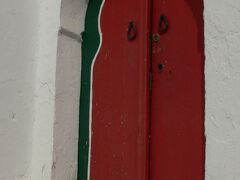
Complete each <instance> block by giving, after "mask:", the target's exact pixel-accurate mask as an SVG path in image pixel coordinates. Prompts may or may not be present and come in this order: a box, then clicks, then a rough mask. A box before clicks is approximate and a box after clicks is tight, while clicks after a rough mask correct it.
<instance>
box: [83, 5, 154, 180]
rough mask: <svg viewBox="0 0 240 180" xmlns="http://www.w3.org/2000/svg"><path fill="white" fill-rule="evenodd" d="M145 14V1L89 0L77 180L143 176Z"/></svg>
mask: <svg viewBox="0 0 240 180" xmlns="http://www.w3.org/2000/svg"><path fill="white" fill-rule="evenodd" d="M149 13H150V11H149V1H148V0H119V1H118V0H90V1H89V5H88V10H87V15H86V23H85V33H84V39H83V49H82V51H83V58H82V77H81V78H82V83H81V84H82V86H81V100H80V141H79V170H78V179H79V180H146V179H147V178H148V162H149V161H148V160H149V158H148V154H149V152H148V151H149V148H148V147H149V78H148V77H149V66H150V64H149V46H150V44H149V25H150V24H149ZM129 28H130V29H129ZM128 30H129V37H130V38H128ZM134 30H135V31H136V37H135V38H134Z"/></svg>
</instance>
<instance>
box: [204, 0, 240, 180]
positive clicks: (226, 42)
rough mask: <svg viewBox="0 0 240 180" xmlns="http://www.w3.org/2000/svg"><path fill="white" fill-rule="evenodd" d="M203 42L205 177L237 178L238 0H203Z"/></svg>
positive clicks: (218, 179) (239, 118)
mask: <svg viewBox="0 0 240 180" xmlns="http://www.w3.org/2000/svg"><path fill="white" fill-rule="evenodd" d="M205 44H206V45H205V52H206V66H205V79H206V136H207V149H206V180H239V179H240V1H239V0H205Z"/></svg>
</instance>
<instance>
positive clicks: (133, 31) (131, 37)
mask: <svg viewBox="0 0 240 180" xmlns="http://www.w3.org/2000/svg"><path fill="white" fill-rule="evenodd" d="M136 36H137V31H136V26H135V23H134V22H133V21H131V22H130V23H129V27H128V33H127V37H128V40H129V41H133V40H134V39H135V38H136Z"/></svg>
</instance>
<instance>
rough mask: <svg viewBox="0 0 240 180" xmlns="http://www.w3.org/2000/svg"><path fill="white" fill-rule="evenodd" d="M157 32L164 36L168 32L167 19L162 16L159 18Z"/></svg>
mask: <svg viewBox="0 0 240 180" xmlns="http://www.w3.org/2000/svg"><path fill="white" fill-rule="evenodd" d="M158 31H159V33H160V34H164V33H166V32H167V31H168V21H167V17H166V16H165V15H164V14H162V15H161V16H160V21H159V26H158Z"/></svg>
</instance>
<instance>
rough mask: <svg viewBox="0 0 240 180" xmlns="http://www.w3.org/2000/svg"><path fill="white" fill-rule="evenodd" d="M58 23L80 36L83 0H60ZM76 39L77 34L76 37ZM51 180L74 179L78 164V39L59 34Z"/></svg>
mask: <svg viewBox="0 0 240 180" xmlns="http://www.w3.org/2000/svg"><path fill="white" fill-rule="evenodd" d="M61 7H62V8H61V26H62V28H64V29H65V30H67V31H69V32H72V33H74V34H75V36H80V34H81V32H82V31H84V22H85V13H86V8H87V1H86V0H62V6H61ZM78 39H79V38H78ZM56 69H57V71H56V105H55V113H56V120H55V127H54V154H53V155H54V162H53V163H54V166H53V167H54V168H53V176H52V177H53V180H76V179H77V164H78V129H79V128H78V127H79V95H80V72H81V42H80V41H78V40H76V39H73V38H71V37H68V36H66V35H65V34H61V33H60V34H59V40H58V57H57V66H56Z"/></svg>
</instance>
